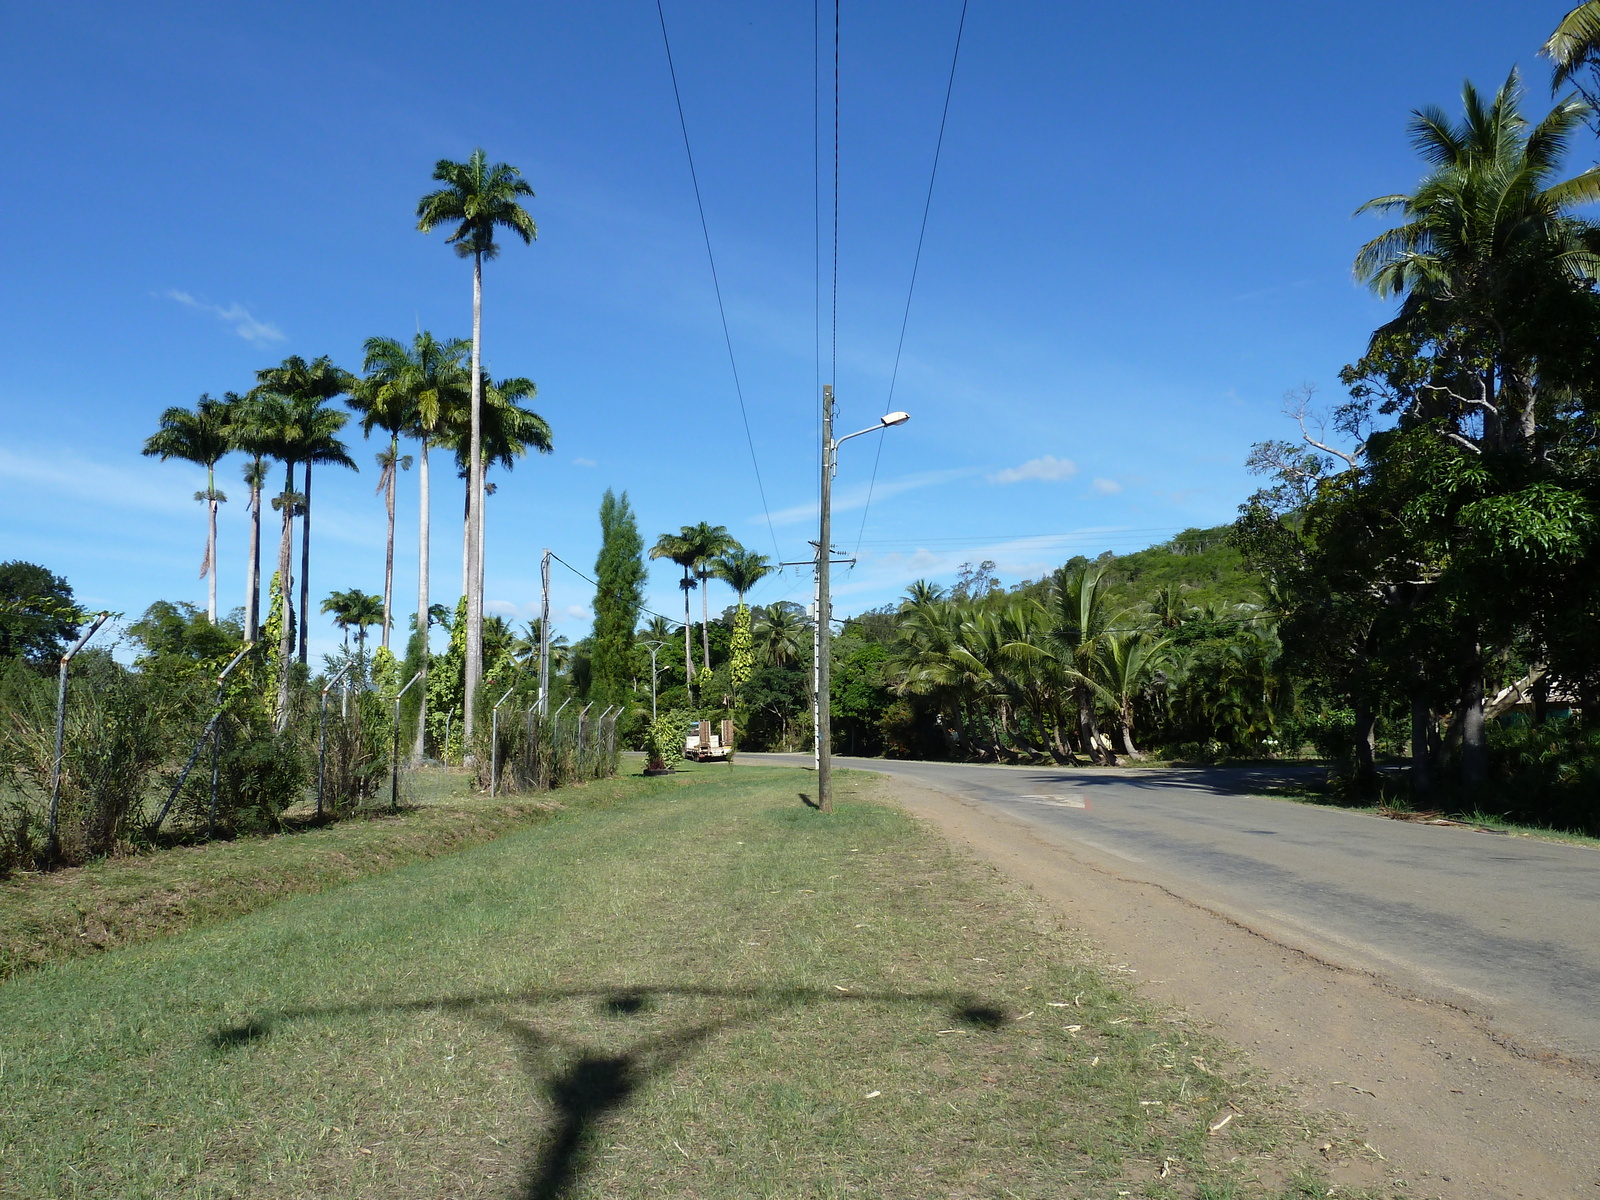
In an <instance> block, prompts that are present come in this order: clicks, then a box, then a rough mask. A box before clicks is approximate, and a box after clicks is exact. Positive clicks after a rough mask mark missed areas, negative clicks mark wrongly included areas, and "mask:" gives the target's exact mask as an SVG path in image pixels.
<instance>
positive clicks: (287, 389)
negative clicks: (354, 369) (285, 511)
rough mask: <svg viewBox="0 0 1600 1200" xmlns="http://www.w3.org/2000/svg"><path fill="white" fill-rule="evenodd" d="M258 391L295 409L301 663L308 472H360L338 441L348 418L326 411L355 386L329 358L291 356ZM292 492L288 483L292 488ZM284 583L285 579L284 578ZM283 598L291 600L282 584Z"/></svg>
mask: <svg viewBox="0 0 1600 1200" xmlns="http://www.w3.org/2000/svg"><path fill="white" fill-rule="evenodd" d="M256 379H257V381H258V384H259V390H262V391H265V392H272V393H275V394H276V395H280V396H284V397H286V398H288V399H289V400H290V401H291V403H292V406H293V408H294V419H293V423H292V428H293V442H294V445H293V459H292V462H294V463H301V464H303V465H304V466H305V489H304V491H303V492H302V493H301V496H302V499H301V501H300V508H301V513H300V516H301V523H300V649H299V655H300V662H301V665H304V664H305V661H306V649H307V637H308V633H309V625H310V623H309V621H308V620H307V617H308V616H309V614H310V609H311V467H312V465H313V464H315V463H324V464H330V465H335V466H341V467H348V468H349V469H350V470H352V471H355V470H359V468H358V467H357V466H356V464H355V461H354V460H353V459H351V457H350V453H349V450H348V449H347V448H346V447H345V444H344V443H343V442H341V441H340V440H339V439H338V437H337V436H335V435H337V434H338V432H339V430H341V429H343V428H344V425H345V422H347V421H348V420H349V419H350V418H349V415H348V414H346V413H342V412H339V411H338V410H336V409H331V408H328V407H327V402H328V401H329V400H332V399H333V398H334V397H336V396H342V395H344V394H346V393H348V392H349V391H350V389H351V388H352V387H354V386H355V377H354V376H353V375H351V374H350V372H348V371H343V370H340V369H339V368H338V367H336V366H334V365H333V363H332V361H331V360H330V359H329V358H328V356H327V355H323V356H322V357H320V358H317V359H313V360H312V361H311V362H309V363H308V362H306V361H305V359H303V358H301V357H300V356H299V355H291V356H290V357H288V358H286V359H284V360H283V363H282V365H280V366H276V367H268V368H266V369H265V370H262V371H257V372H256ZM290 490H292V480H291V487H290ZM286 578H287V577H286ZM284 595H285V596H286V597H287V596H288V595H289V591H288V584H287V582H285V584H284Z"/></svg>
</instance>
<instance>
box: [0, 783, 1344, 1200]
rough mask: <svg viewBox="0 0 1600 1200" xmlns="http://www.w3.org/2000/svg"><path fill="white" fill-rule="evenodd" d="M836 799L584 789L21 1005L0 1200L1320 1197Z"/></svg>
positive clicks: (0, 1147)
mask: <svg viewBox="0 0 1600 1200" xmlns="http://www.w3.org/2000/svg"><path fill="white" fill-rule="evenodd" d="M812 778H813V777H811V776H810V775H809V774H808V773H806V772H803V771H798V770H790V769H781V768H737V769H735V770H732V771H730V770H728V769H727V768H725V767H717V768H703V769H694V768H691V769H689V770H688V771H686V772H685V773H683V774H682V775H678V776H674V777H667V778H662V779H652V780H643V779H623V780H618V781H614V783H612V784H610V785H608V786H605V787H599V786H591V787H588V788H585V789H582V791H581V792H579V793H575V794H573V796H572V797H571V800H570V801H569V803H570V804H571V807H569V808H567V809H566V810H564V811H563V812H562V813H561V815H560V817H559V819H558V820H554V821H550V822H546V823H544V824H541V825H537V826H534V827H532V828H528V829H523V830H519V831H517V832H515V833H512V834H509V835H507V836H505V837H502V838H499V839H498V840H496V841H494V842H492V843H489V844H485V845H480V846H477V847H474V848H472V849H469V850H466V851H464V852H462V853H460V854H456V855H452V856H450V857H448V858H442V859H436V860H434V861H431V862H426V863H418V864H415V865H412V866H408V867H405V868H402V869H400V870H397V871H394V872H391V873H388V874H385V875H380V876H372V877H368V878H365V879H362V880H359V881H357V882H355V883H352V884H351V885H349V886H347V887H343V888H339V889H337V890H334V891H330V892H327V893H324V894H321V895H316V896H305V897H300V898H297V899H293V900H289V901H286V902H284V903H281V904H278V905H275V906H273V907H272V908H270V909H267V910H265V911H261V912H257V913H254V914H252V915H250V916H247V917H244V918H242V919H240V920H237V921H231V922H228V923H226V924H218V925H213V926H211V927H209V928H206V929H200V930H195V931H193V932H190V933H188V934H185V935H182V936H180V937H176V938H172V939H168V940H165V941H162V942H156V943H150V944H147V945H143V946H137V947H132V948H128V949H124V950H119V951H116V952H113V953H110V954H106V955H102V956H100V957H98V958H95V959H91V960H84V961H77V962H69V963H64V964H59V965H55V966H51V967H47V968H46V969H44V970H41V971H37V972H33V973H30V974H27V975H23V976H19V977H17V978H15V979H13V980H11V981H10V982H9V983H7V984H5V985H4V986H0V1077H3V1079H4V1087H5V1093H4V1094H5V1096H6V1100H5V1103H4V1107H3V1109H0V1194H3V1195H16V1196H39V1195H50V1196H66V1197H90V1196H95V1197H101V1196H104V1197H119V1198H122V1197H127V1198H134V1197H156V1196H160V1197H164V1198H165V1197H207V1198H212V1197H233V1196H246V1195H249V1196H257V1195H270V1196H274V1197H313V1196H317V1197H320V1196H333V1195H337V1196H341V1197H354V1196H359V1197H380V1196H381V1197H399V1198H409V1197H423V1196H429V1197H433V1196H452V1197H455V1196H518V1197H531V1198H535V1200H554V1198H556V1197H601V1196H605V1197H641V1198H642V1197H647V1196H663V1195H673V1196H695V1197H699V1198H701V1200H732V1198H734V1197H738V1198H740V1200H743V1198H746V1197H795V1196H806V1197H840V1196H846V1195H851V1196H863V1195H865V1196H873V1197H907V1198H911V1197H916V1198H919V1200H920V1198H922V1197H926V1196H933V1195H937V1196H959V1197H979V1196H982V1197H995V1198H996V1200H1004V1198H1006V1197H1012V1198H1017V1197H1022V1198H1028V1200H1034V1198H1038V1200H1045V1198H1049V1200H1059V1198H1063V1197H1073V1198H1080V1200H1089V1198H1095V1200H1098V1198H1101V1197H1104V1198H1107V1200H1110V1198H1113V1197H1121V1196H1139V1197H1149V1198H1151V1200H1180V1198H1182V1200H1230V1198H1231V1200H1244V1198H1266V1197H1309V1196H1322V1195H1324V1194H1325V1192H1326V1190H1327V1187H1328V1183H1327V1181H1326V1179H1325V1178H1324V1177H1322V1176H1321V1175H1320V1174H1319V1173H1317V1172H1316V1171H1312V1170H1308V1169H1306V1168H1304V1167H1302V1166H1300V1165H1298V1164H1299V1160H1298V1158H1297V1157H1296V1155H1295V1154H1294V1153H1293V1152H1292V1151H1291V1146H1292V1145H1293V1144H1294V1143H1296V1142H1299V1143H1300V1144H1301V1145H1304V1144H1306V1139H1305V1138H1304V1137H1303V1136H1302V1133H1301V1132H1299V1131H1296V1130H1294V1129H1293V1128H1292V1126H1293V1125H1294V1123H1295V1122H1296V1121H1297V1120H1299V1119H1300V1118H1298V1117H1294V1116H1292V1115H1291V1114H1289V1113H1287V1112H1284V1111H1282V1110H1279V1109H1277V1108H1275V1107H1274V1106H1273V1103H1272V1100H1271V1098H1270V1096H1268V1095H1267V1094H1266V1093H1265V1092H1263V1091H1262V1090H1261V1089H1260V1088H1259V1087H1257V1086H1256V1085H1255V1084H1253V1083H1252V1082H1251V1081H1250V1079H1249V1078H1248V1077H1247V1076H1246V1075H1245V1074H1244V1073H1242V1072H1241V1070H1240V1068H1239V1067H1238V1064H1237V1062H1236V1060H1235V1059H1233V1058H1232V1057H1231V1056H1230V1054H1229V1052H1228V1051H1227V1050H1226V1049H1225V1048H1224V1047H1222V1046H1221V1045H1219V1044H1217V1043H1215V1042H1213V1041H1211V1040H1210V1039H1208V1038H1206V1037H1204V1036H1202V1035H1201V1034H1199V1033H1197V1032H1196V1031H1195V1030H1193V1029H1192V1028H1190V1027H1189V1026H1188V1025H1186V1024H1185V1023H1184V1022H1183V1021H1182V1020H1180V1019H1178V1018H1176V1017H1174V1016H1173V1015H1171V1014H1169V1013H1164V1012H1161V1011H1158V1010H1155V1009H1152V1008H1150V1007H1149V1006H1147V1005H1145V1004H1143V1003H1142V1002H1141V1001H1140V1000H1139V999H1138V998H1137V997H1136V996H1135V995H1133V994H1132V993H1131V991H1130V990H1129V989H1128V988H1127V987H1126V986H1125V984H1124V981H1123V979H1122V978H1121V977H1119V976H1117V975H1116V974H1115V973H1113V972H1110V971H1107V970H1105V969H1102V968H1100V967H1097V966H1096V965H1095V964H1094V963H1093V962H1092V961H1091V960H1090V958H1089V957H1088V955H1087V954H1086V952H1085V951H1084V950H1083V949H1082V948H1081V947H1079V946H1077V945H1076V944H1075V943H1074V942H1073V941H1072V940H1071V938H1070V937H1069V936H1068V935H1067V934H1066V933H1065V932H1064V931H1063V930H1062V929H1061V928H1059V926H1058V925H1057V924H1056V922H1055V921H1054V920H1053V919H1049V918H1047V917H1046V916H1045V915H1044V914H1043V912H1042V910H1040V909H1037V908H1035V907H1033V906H1032V905H1031V904H1030V902H1028V901H1027V900H1026V898H1025V897H1023V896H1021V895H1020V894H1018V893H1017V892H1016V890H1015V889H1012V888H1009V887H1008V886H1005V885H1004V884H1003V883H1002V882H1001V881H1000V880H999V878H998V877H997V875H996V874H995V873H994V872H993V871H992V870H990V869H988V868H977V867H974V866H973V865H972V864H971V862H970V860H967V859H964V858H961V857H959V856H957V855H956V854H955V853H954V852H952V851H951V850H950V849H949V848H948V847H947V846H946V845H945V844H944V843H943V842H942V841H939V840H938V839H937V838H936V837H935V835H933V834H932V833H930V832H929V831H927V830H925V829H923V828H922V827H920V826H918V825H917V824H916V823H915V822H913V821H912V820H911V819H909V818H908V817H906V816H905V815H903V814H901V813H900V812H898V811H897V810H894V809H892V808H889V807H886V806H882V805H879V804H874V803H869V802H866V801H865V800H864V799H863V798H862V795H861V793H862V792H863V791H865V790H868V789H875V788H877V787H880V786H882V785H881V783H880V782H879V781H878V780H876V779H875V778H873V777H871V776H867V775H864V774H859V773H854V772H846V773H841V774H840V775H839V776H838V777H837V778H838V780H839V788H838V791H839V810H838V812H836V813H835V814H834V815H833V816H831V817H822V816H820V815H819V814H817V813H815V812H813V811H811V810H810V809H809V808H806V807H804V806H803V805H802V804H801V802H800V799H799V797H798V796H797V793H803V792H805V791H807V790H808V789H809V787H810V786H811V784H812ZM1303 1132H1304V1133H1310V1132H1311V1129H1310V1127H1309V1126H1306V1127H1305V1128H1304V1131H1303ZM1339 1194H1340V1195H1343V1196H1351V1195H1355V1194H1356V1193H1354V1192H1352V1191H1348V1190H1345V1189H1343V1188H1341V1190H1340V1192H1339Z"/></svg>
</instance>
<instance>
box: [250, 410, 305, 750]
mask: <svg viewBox="0 0 1600 1200" xmlns="http://www.w3.org/2000/svg"><path fill="white" fill-rule="evenodd" d="M234 429H235V430H236V434H235V436H236V437H240V436H245V437H248V438H249V439H250V445H251V447H252V450H253V452H254V453H256V454H258V455H259V456H261V457H265V458H272V459H276V460H277V461H278V462H281V463H282V464H283V472H284V474H283V491H282V492H280V493H279V494H278V495H276V496H274V497H273V498H272V507H273V508H274V509H276V510H277V511H278V512H279V513H280V514H282V518H283V525H282V529H281V531H280V533H279V537H278V571H277V580H278V589H279V596H280V597H281V599H282V602H283V618H284V619H283V623H282V626H281V628H280V629H279V631H278V645H277V647H276V648H275V653H276V654H277V656H278V680H277V683H278V694H277V701H276V703H275V704H274V707H273V725H274V728H275V730H276V731H277V732H279V733H281V732H283V730H284V729H285V728H287V726H288V721H289V664H290V662H292V661H293V659H294V644H295V620H294V604H293V601H292V597H293V594H294V590H293V589H294V576H293V571H294V518H295V516H296V515H298V513H299V511H300V506H301V504H302V502H303V500H304V497H302V496H301V495H300V494H299V493H298V492H296V491H295V490H294V467H295V463H296V462H297V461H298V459H297V457H296V456H297V455H298V454H299V452H300V444H301V435H302V431H301V428H300V424H299V415H298V413H297V411H296V405H295V402H294V401H293V400H291V399H290V398H289V397H288V396H283V395H280V394H278V393H277V392H271V391H267V390H265V389H262V388H255V389H252V390H251V392H250V394H249V395H248V396H247V397H246V398H245V402H244V403H243V404H242V405H241V406H240V409H239V411H238V412H237V413H236V414H235V419H234ZM268 619H269V621H270V619H271V614H270V613H269V614H268Z"/></svg>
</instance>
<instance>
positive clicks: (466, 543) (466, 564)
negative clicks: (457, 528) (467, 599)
mask: <svg viewBox="0 0 1600 1200" xmlns="http://www.w3.org/2000/svg"><path fill="white" fill-rule="evenodd" d="M470 474H471V473H470V472H469V473H468V475H469V478H468V479H467V481H466V483H464V484H463V485H462V492H461V594H462V595H463V596H466V595H468V594H470V593H471V591H472V480H471V478H470Z"/></svg>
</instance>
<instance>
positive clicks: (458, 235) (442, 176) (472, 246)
mask: <svg viewBox="0 0 1600 1200" xmlns="http://www.w3.org/2000/svg"><path fill="white" fill-rule="evenodd" d="M433 178H434V179H435V180H436V181H437V182H439V183H442V184H443V185H444V186H443V187H442V188H440V189H438V190H437V191H433V192H429V193H428V194H427V195H425V196H423V197H422V199H421V200H419V201H418V202H417V228H418V229H419V230H421V231H422V232H423V233H430V232H432V231H433V230H434V229H435V228H436V227H438V226H440V225H447V224H453V225H455V227H456V228H455V231H454V232H453V233H452V234H451V235H450V236H449V238H447V239H446V242H447V243H448V244H450V245H453V246H455V249H456V253H457V255H459V256H460V257H462V258H470V259H472V368H471V371H472V373H471V375H470V376H469V378H470V379H471V384H472V396H471V400H470V404H469V408H470V427H471V428H470V437H469V445H468V450H467V461H468V463H469V464H470V466H469V479H468V492H469V494H470V496H471V497H472V502H473V503H481V502H482V497H483V459H482V454H481V449H480V439H481V436H482V431H481V428H480V425H481V422H482V408H483V392H482V387H481V379H480V375H479V372H480V371H481V369H482V367H481V364H482V362H483V260H484V259H486V258H495V257H497V256H498V255H499V253H500V247H499V245H498V244H497V243H496V242H495V240H494V238H495V233H496V231H497V230H500V229H505V230H508V231H509V232H511V233H513V234H515V235H516V236H517V237H520V238H521V239H522V241H523V244H524V245H526V244H528V243H531V242H532V241H533V240H534V238H535V237H537V236H538V232H539V231H538V228H537V226H535V225H534V222H533V218H532V217H530V216H529V215H528V213H527V211H526V210H525V209H524V208H523V207H522V206H521V205H520V204H519V203H518V202H517V201H518V198H519V197H522V196H529V197H531V196H532V195H533V188H532V187H530V186H529V185H528V182H527V181H526V180H525V179H523V178H522V172H520V171H518V170H517V169H516V168H515V167H513V166H510V165H509V164H506V163H494V164H493V165H491V164H490V163H489V160H488V156H487V155H486V154H485V153H484V152H483V149H482V148H481V147H480V148H479V149H476V150H474V151H473V152H472V157H471V158H469V159H468V160H467V161H466V162H464V163H462V162H452V161H451V160H450V159H447V158H441V159H440V160H439V161H438V162H437V163H436V164H434V168H433ZM468 524H469V527H470V525H471V521H470V519H469V522H468ZM470 540H471V541H472V542H473V543H474V545H473V546H472V547H471V548H470V549H469V552H468V553H469V557H470V558H471V559H472V563H471V564H470V566H469V569H468V572H467V574H468V577H469V580H471V579H474V578H476V577H477V576H478V574H479V572H478V570H477V559H478V557H479V556H481V554H482V552H483V548H482V546H479V545H476V542H477V539H476V538H475V537H471V538H470ZM466 643H467V644H466V651H467V663H466V688H465V690H466V719H465V721H464V723H463V732H464V734H465V736H467V737H469V738H470V737H471V736H472V732H473V724H474V722H473V711H474V709H475V708H476V707H477V705H476V703H475V702H476V699H477V695H478V683H479V681H480V679H481V678H482V675H483V595H482V592H481V591H480V590H479V589H478V588H476V587H470V588H469V589H468V595H467V637H466Z"/></svg>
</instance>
